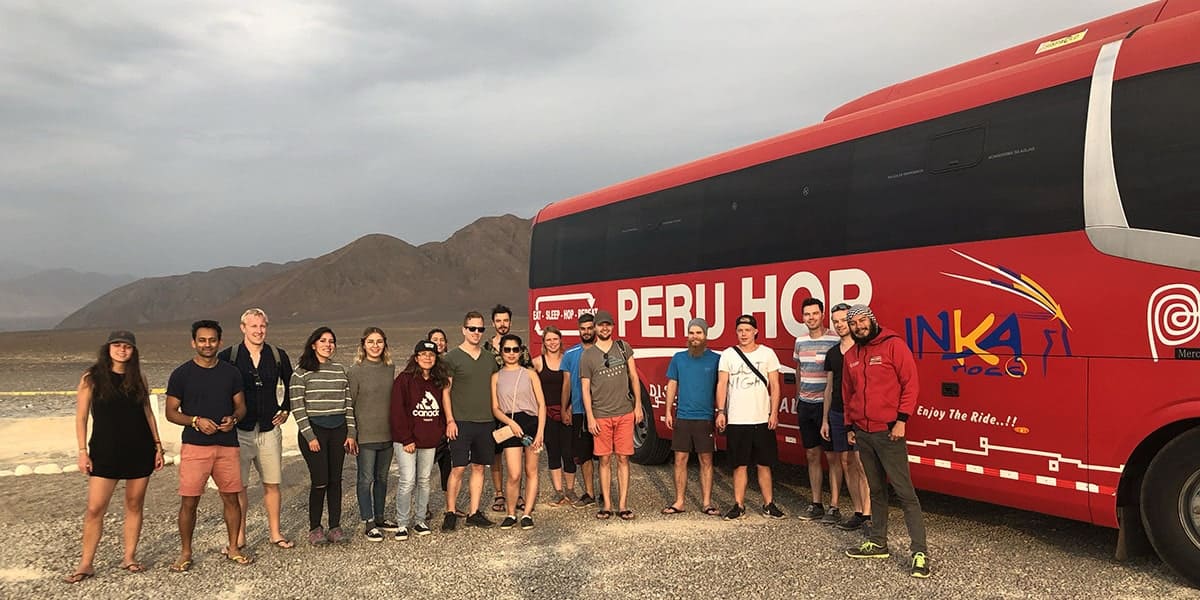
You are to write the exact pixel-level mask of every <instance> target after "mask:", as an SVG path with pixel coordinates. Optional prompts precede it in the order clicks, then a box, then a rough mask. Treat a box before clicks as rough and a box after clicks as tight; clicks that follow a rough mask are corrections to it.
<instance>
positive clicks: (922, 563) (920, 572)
mask: <svg viewBox="0 0 1200 600" xmlns="http://www.w3.org/2000/svg"><path fill="white" fill-rule="evenodd" d="M912 576H913V577H917V578H920V579H925V578H926V577H929V557H928V556H925V553H924V552H914V553H913V555H912Z"/></svg>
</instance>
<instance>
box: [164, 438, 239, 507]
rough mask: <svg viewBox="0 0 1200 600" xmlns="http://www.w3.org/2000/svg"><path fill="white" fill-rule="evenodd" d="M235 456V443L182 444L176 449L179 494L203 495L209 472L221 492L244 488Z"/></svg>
mask: <svg viewBox="0 0 1200 600" xmlns="http://www.w3.org/2000/svg"><path fill="white" fill-rule="evenodd" d="M239 457H240V455H239V453H238V448H237V446H200V445H198V444H184V445H183V448H182V449H181V450H180V451H179V495H180V496H203V495H204V485H205V484H207V483H208V478H209V476H212V478H213V481H214V482H216V484H217V491H219V492H221V493H222V494H236V493H238V492H240V491H242V490H244V489H246V488H245V487H244V486H242V466H241V460H240V458H239Z"/></svg>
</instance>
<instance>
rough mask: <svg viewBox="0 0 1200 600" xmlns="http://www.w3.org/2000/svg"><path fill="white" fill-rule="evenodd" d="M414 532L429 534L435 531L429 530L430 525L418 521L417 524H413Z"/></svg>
mask: <svg viewBox="0 0 1200 600" xmlns="http://www.w3.org/2000/svg"><path fill="white" fill-rule="evenodd" d="M413 533H415V534H417V535H429V534H430V533H433V532H432V531H430V530H429V526H428V525H426V524H424V523H417V524H416V525H413Z"/></svg>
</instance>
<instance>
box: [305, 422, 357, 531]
mask: <svg viewBox="0 0 1200 600" xmlns="http://www.w3.org/2000/svg"><path fill="white" fill-rule="evenodd" d="M312 430H313V435H315V436H316V438H317V442H318V443H320V444H321V449H320V450H318V451H316V452H313V451H312V450H309V449H308V440H306V439H304V436H303V435H299V440H298V443H299V445H300V453H301V454H303V455H304V462H306V463H308V475H309V478H310V479H311V480H312V487H311V488H309V490H308V528H309V529H310V530H311V529H316V528H318V527H320V526H321V512H322V509H323V508H324V507H323V506H321V505H322V504H325V502H328V503H329V528H330V529H333V528H334V527H340V526H341V523H342V466H343V463H345V461H346V447H345V446H344V445H343V444H345V443H346V434H347V430H346V425H345V424H342V425H339V426H337V427H334V428H332V429H328V428H325V427H321V426H320V425H313V426H312Z"/></svg>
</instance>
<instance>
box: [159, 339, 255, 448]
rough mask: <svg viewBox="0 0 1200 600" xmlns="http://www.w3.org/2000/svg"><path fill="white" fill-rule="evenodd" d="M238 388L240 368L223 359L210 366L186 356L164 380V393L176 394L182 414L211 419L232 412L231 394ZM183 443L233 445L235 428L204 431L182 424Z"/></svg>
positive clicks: (236, 443)
mask: <svg viewBox="0 0 1200 600" xmlns="http://www.w3.org/2000/svg"><path fill="white" fill-rule="evenodd" d="M241 391H242V372H241V371H239V370H238V368H237V367H235V366H233V365H232V364H229V363H228V362H225V361H223V360H218V361H217V364H216V365H214V366H213V367H211V368H205V367H202V366H200V365H198V364H196V361H194V360H189V361H187V362H185V363H183V364H182V365H179V367H177V368H176V369H175V370H174V371H172V372H171V377H170V378H169V379H168V380H167V395H168V396H174V397H176V398H179V410H181V411H183V414H185V415H189V416H196V417H204V418H206V419H211V420H212V421H213V422H214V423H220V422H221V419H223V418H225V417H228V416H231V415H233V397H234V396H236V395H237V394H238V392H241ZM183 443H185V444H194V445H197V446H234V447H236V446H237V445H238V439H237V431H236V430H230V431H218V432H216V433H214V434H212V435H205V434H204V433H202V432H200V431H196V430H195V429H193V428H192V427H191V426H187V427H184V428H183Z"/></svg>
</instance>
